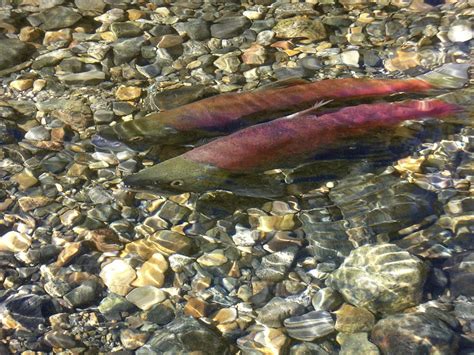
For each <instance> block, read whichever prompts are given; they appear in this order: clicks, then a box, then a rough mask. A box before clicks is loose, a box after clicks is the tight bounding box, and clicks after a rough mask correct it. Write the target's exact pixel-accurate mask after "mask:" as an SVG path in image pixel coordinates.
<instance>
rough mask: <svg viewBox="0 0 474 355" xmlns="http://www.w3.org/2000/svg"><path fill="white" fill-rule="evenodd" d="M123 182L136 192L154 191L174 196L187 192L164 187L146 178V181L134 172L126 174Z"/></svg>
mask: <svg viewBox="0 0 474 355" xmlns="http://www.w3.org/2000/svg"><path fill="white" fill-rule="evenodd" d="M122 182H123V183H124V185H125V186H126V187H127V189H129V190H130V191H134V192H152V193H156V194H159V195H161V196H173V195H179V194H182V193H184V192H185V191H179V190H173V189H166V188H163V186H162V185H160V184H159V183H157V182H153V181H146V180H145V181H144V180H143V178H142V177H141V176H140V175H139V174H132V175H128V176H125V177H124V178H123V179H122Z"/></svg>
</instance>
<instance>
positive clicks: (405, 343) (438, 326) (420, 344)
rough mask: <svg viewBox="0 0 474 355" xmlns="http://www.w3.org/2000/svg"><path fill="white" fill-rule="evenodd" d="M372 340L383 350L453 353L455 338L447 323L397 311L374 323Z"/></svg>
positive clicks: (400, 352) (385, 351)
mask: <svg viewBox="0 0 474 355" xmlns="http://www.w3.org/2000/svg"><path fill="white" fill-rule="evenodd" d="M371 340H372V341H373V342H374V343H375V344H376V345H377V346H378V347H379V349H380V350H381V351H382V353H384V354H386V353H397V354H402V353H412V354H413V353H415V354H420V353H423V352H425V353H431V354H452V353H456V350H457V348H458V337H457V336H456V334H455V333H454V332H453V330H452V329H450V328H449V327H448V326H447V325H446V323H444V322H443V321H441V320H439V319H437V318H434V317H433V316H430V315H428V314H423V313H422V314H420V313H408V314H396V315H392V316H389V317H387V318H384V319H381V320H379V321H378V322H377V324H376V325H375V327H374V329H373V330H372V335H371Z"/></svg>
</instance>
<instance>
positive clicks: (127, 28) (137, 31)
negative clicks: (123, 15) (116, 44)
mask: <svg viewBox="0 0 474 355" xmlns="http://www.w3.org/2000/svg"><path fill="white" fill-rule="evenodd" d="M110 30H111V31H112V33H113V34H114V35H115V36H116V37H117V38H123V37H138V36H140V35H141V34H142V33H143V30H142V29H141V28H140V27H138V26H136V25H135V24H133V23H131V22H114V23H113V24H111V25H110Z"/></svg>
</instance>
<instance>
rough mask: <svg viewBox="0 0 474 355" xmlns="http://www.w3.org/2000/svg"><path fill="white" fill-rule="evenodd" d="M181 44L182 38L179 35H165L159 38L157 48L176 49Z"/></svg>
mask: <svg viewBox="0 0 474 355" xmlns="http://www.w3.org/2000/svg"><path fill="white" fill-rule="evenodd" d="M181 43H183V38H182V37H181V36H179V35H174V34H166V35H163V36H161V38H160V40H159V42H158V44H157V47H158V48H171V47H176V46H178V45H180V44H181Z"/></svg>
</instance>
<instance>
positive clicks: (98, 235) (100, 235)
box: [88, 228, 123, 253]
mask: <svg viewBox="0 0 474 355" xmlns="http://www.w3.org/2000/svg"><path fill="white" fill-rule="evenodd" d="M88 238H89V239H90V240H91V241H92V243H93V244H94V246H95V248H96V249H97V250H98V251H101V252H104V253H107V252H113V251H118V250H121V249H122V248H123V246H122V243H120V240H119V237H118V235H117V234H116V233H115V232H114V231H113V230H112V229H108V228H100V229H95V230H92V231H90V232H89V234H88Z"/></svg>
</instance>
